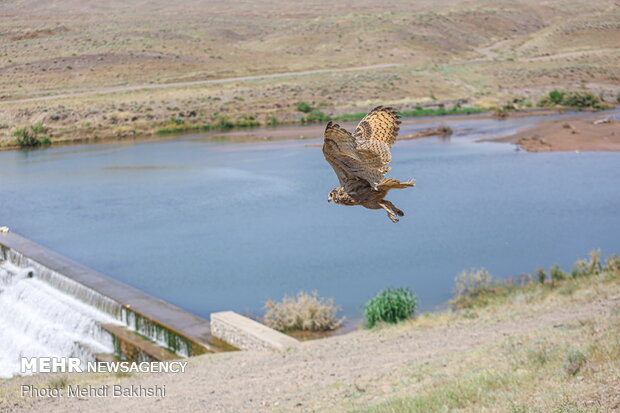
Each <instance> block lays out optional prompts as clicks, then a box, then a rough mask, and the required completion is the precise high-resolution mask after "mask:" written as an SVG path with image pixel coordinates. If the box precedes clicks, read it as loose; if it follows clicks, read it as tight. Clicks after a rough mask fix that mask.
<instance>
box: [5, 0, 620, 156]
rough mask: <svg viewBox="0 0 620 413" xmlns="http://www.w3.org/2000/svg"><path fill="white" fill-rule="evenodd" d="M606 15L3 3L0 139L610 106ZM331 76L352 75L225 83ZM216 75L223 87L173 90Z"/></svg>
mask: <svg viewBox="0 0 620 413" xmlns="http://www.w3.org/2000/svg"><path fill="white" fill-rule="evenodd" d="M619 17H620V11H619V9H618V7H617V6H616V5H615V4H614V2H613V1H600V2H586V1H583V0H575V1H571V2H565V1H559V0H555V1H549V2H545V3H544V4H539V2H534V1H529V0H525V1H520V2H517V3H515V2H509V1H500V2H491V1H487V0H478V1H456V0H444V1H441V2H431V1H418V2H415V4H413V5H412V4H411V2H406V1H395V2H390V3H389V4H388V5H384V4H379V3H376V2H370V1H361V2H350V1H342V2H337V3H334V2H328V1H325V0H316V1H313V2H303V3H297V2H285V1H279V0H275V1H268V2H235V3H234V4H232V5H230V4H228V3H227V4H226V5H224V3H220V2H198V1H191V0H185V1H183V2H174V3H170V2H164V1H159V0H153V1H134V2H106V3H105V5H104V4H101V3H100V2H96V1H94V0H89V1H84V2H78V1H72V0H61V1H57V2H54V3H48V2H41V1H35V0H19V1H14V2H3V3H1V4H0V24H1V27H2V29H1V31H0V45H1V49H0V57H1V58H2V59H1V60H0V90H1V91H2V93H1V96H0V106H1V107H2V111H1V113H0V143H4V144H5V145H6V144H9V143H10V142H11V141H12V136H11V135H12V132H13V131H14V130H15V129H16V128H17V127H23V126H28V125H32V124H36V123H42V124H43V125H45V127H46V129H47V134H48V135H49V136H50V137H51V138H52V140H57V139H74V138H79V139H85V138H87V139H92V138H127V137H136V136H141V135H149V134H152V133H153V132H154V131H156V130H157V129H161V128H165V127H166V125H167V123H168V122H169V120H170V118H173V117H174V118H183V117H185V118H186V119H185V120H186V121H188V122H191V123H200V122H204V121H210V120H215V119H218V116H220V115H223V114H224V115H226V116H228V117H230V118H231V119H237V118H240V117H245V118H247V117H253V118H255V119H257V120H258V121H259V122H261V123H266V122H267V120H268V119H270V118H271V117H273V118H274V119H276V120H277V121H280V122H290V121H298V120H299V118H300V117H301V116H302V114H301V113H300V112H298V111H297V110H296V104H297V102H299V101H306V102H309V103H311V104H312V105H313V106H314V107H315V108H319V109H320V110H322V111H324V112H325V113H328V114H329V113H336V112H337V113H343V112H359V111H362V110H365V109H367V108H369V107H370V106H372V105H374V104H377V103H388V104H397V105H409V107H413V106H415V105H418V104H423V103H424V102H427V103H433V102H440V101H443V100H446V99H467V100H469V102H470V104H480V105H491V106H493V105H499V104H501V103H504V102H510V101H512V100H514V99H526V100H530V102H535V100H536V99H537V98H538V96H540V94H541V93H542V92H544V91H548V90H550V89H553V88H558V87H566V88H586V89H590V90H592V91H594V92H595V93H596V94H601V96H603V97H604V98H605V99H606V100H607V101H610V102H611V101H615V99H616V95H617V93H618V92H620V86H619V83H618V76H619V74H620V40H618V39H620V36H618V34H619V31H620V24H619V23H618V22H620V18H619ZM386 65H387V66H386ZM369 66H371V67H369ZM338 68H359V69H360V70H355V71H347V72H321V73H313V74H306V75H303V76H284V75H283V76H278V77H271V78H264V79H251V80H245V81H244V80H235V79H234V78H236V77H241V76H256V75H261V74H274V73H275V74H277V73H280V74H285V73H291V72H303V71H309V70H321V69H338ZM217 79H230V80H228V81H224V82H222V83H217V84H205V83H202V84H187V83H185V82H201V81H209V80H217ZM162 85H163V86H166V87H161V88H157V89H144V86H162ZM38 98H43V99H46V100H37V99H38ZM187 118H191V119H187Z"/></svg>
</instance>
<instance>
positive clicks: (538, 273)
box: [536, 268, 547, 284]
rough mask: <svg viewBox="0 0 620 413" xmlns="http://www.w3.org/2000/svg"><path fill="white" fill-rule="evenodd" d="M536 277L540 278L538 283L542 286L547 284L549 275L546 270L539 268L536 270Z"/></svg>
mask: <svg viewBox="0 0 620 413" xmlns="http://www.w3.org/2000/svg"><path fill="white" fill-rule="evenodd" d="M536 276H537V277H538V282H539V283H541V284H544V283H545V280H546V279H547V273H546V272H545V270H544V269H542V268H538V269H537V270H536Z"/></svg>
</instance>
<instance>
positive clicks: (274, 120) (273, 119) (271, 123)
mask: <svg viewBox="0 0 620 413" xmlns="http://www.w3.org/2000/svg"><path fill="white" fill-rule="evenodd" d="M277 124H278V118H276V117H275V116H270V117H269V120H267V125H269V126H276V125H277Z"/></svg>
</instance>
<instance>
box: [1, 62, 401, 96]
mask: <svg viewBox="0 0 620 413" xmlns="http://www.w3.org/2000/svg"><path fill="white" fill-rule="evenodd" d="M402 65H403V64H402V63H382V64H378V65H371V66H357V67H344V68H340V69H316V70H305V71H303V72H288V73H271V74H266V75H253V76H240V77H229V78H225V79H211V80H195V81H191V82H174V83H161V84H146V85H133V86H131V85H128V86H111V87H102V88H96V89H74V90H71V91H62V92H63V93H57V92H58V91H41V92H40V93H52V94H51V95H47V96H37V97H33V98H24V99H15V100H5V101H0V105H1V104H8V103H22V102H35V101H41V100H52V99H64V98H72V97H77V96H88V95H99V94H107V93H116V92H128V91H133V90H146V89H163V88H173V87H185V86H197V85H214V84H220V83H231V82H240V81H245V80H262V79H273V78H278V77H289V76H305V75H315V74H320V73H339V72H354V71H358V70H372V69H385V68H388V67H394V66H402Z"/></svg>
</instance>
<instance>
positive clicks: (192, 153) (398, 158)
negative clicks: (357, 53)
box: [0, 118, 620, 318]
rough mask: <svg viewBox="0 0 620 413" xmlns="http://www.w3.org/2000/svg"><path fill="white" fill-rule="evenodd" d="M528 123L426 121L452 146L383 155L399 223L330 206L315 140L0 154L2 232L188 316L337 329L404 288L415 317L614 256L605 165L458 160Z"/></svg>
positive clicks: (619, 224)
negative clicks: (278, 314) (308, 306)
mask: <svg viewBox="0 0 620 413" xmlns="http://www.w3.org/2000/svg"><path fill="white" fill-rule="evenodd" d="M535 120H536V119H535V118H514V119H510V118H509V119H507V120H502V121H499V120H494V119H466V118H464V119H458V120H450V121H447V120H442V119H429V122H428V124H416V125H404V126H403V128H402V129H401V133H403V134H408V133H413V132H415V131H416V130H419V129H424V128H427V127H434V126H437V125H438V124H445V125H447V126H449V127H451V128H452V129H453V130H455V133H454V134H453V135H452V137H451V138H450V139H442V138H438V137H437V138H428V139H422V140H411V141H399V142H397V144H396V145H395V148H394V153H393V158H394V162H393V164H392V168H393V169H392V172H391V173H390V176H393V177H395V178H399V179H409V178H415V179H416V182H417V186H416V187H415V188H413V189H408V190H401V191H393V192H391V193H390V196H389V199H390V200H392V201H393V202H394V203H395V204H396V205H397V206H398V207H399V208H401V209H402V210H404V211H405V214H406V216H405V217H403V218H402V219H401V222H400V223H398V224H392V223H391V222H390V221H389V220H388V219H387V218H386V216H385V214H384V213H383V212H378V211H370V210H366V209H363V208H361V207H353V208H351V207H349V208H348V207H342V206H337V205H333V204H328V203H327V202H326V201H325V200H326V196H327V192H328V191H329V190H330V189H331V188H333V187H334V186H336V185H337V180H336V177H335V175H334V173H333V171H332V170H331V168H330V167H329V165H328V164H327V163H326V162H325V160H324V159H323V156H322V153H321V150H320V147H306V145H307V144H316V143H319V141H317V140H294V141H279V142H260V143H243V144H231V143H221V142H220V143H218V142H208V141H205V140H204V139H202V138H201V136H190V137H185V138H180V139H177V140H170V141H159V142H147V143H131V144H122V145H120V144H112V145H94V146H73V147H64V148H50V149H46V150H40V151H30V152H19V151H14V152H3V153H0V176H1V177H2V178H1V179H0V197H1V199H0V211H1V222H0V225H9V226H10V227H11V228H12V229H13V230H14V231H15V232H18V233H20V234H22V235H24V236H26V237H29V238H31V239H33V240H35V241H37V242H39V243H41V244H43V245H45V246H47V247H49V248H52V249H55V250H57V251H59V252H60V253H62V254H65V255H67V256H69V257H71V258H73V259H75V260H77V261H80V262H82V263H84V264H86V265H88V266H91V267H93V268H95V269H96V270H99V271H102V272H104V273H106V274H109V275H111V276H113V277H116V278H119V279H121V280H123V281H125V282H127V283H129V284H131V285H133V286H136V287H138V288H140V289H143V290H144V291H146V292H148V293H150V294H153V295H155V296H157V297H161V298H164V299H166V300H168V301H171V302H172V303H174V304H177V305H179V306H180V307H183V308H186V309H188V310H190V311H193V312H195V313H197V314H200V315H202V316H208V314H209V313H210V312H212V311H221V310H228V309H231V310H237V311H240V312H252V313H260V312H261V311H262V310H261V307H262V304H263V302H264V301H265V300H266V299H268V298H275V299H279V298H281V297H282V295H283V294H285V293H286V294H289V295H291V294H294V293H296V292H297V291H299V290H301V289H303V290H306V291H312V290H318V292H319V294H321V295H323V296H331V297H335V299H336V303H337V304H339V305H341V306H342V307H343V308H344V310H345V312H346V313H347V314H348V315H349V316H350V317H353V318H355V317H357V316H359V315H360V314H361V310H360V307H361V305H362V304H363V303H364V302H365V301H366V300H367V299H368V298H370V297H371V296H372V295H374V294H375V293H376V292H377V291H379V290H380V289H382V288H385V287H390V286H395V287H398V286H407V287H411V288H412V289H413V290H414V291H415V292H416V293H417V294H418V295H419V297H420V299H421V303H422V307H423V308H426V309H429V308H432V307H434V306H436V305H439V304H441V303H443V302H445V301H446V300H447V299H448V298H449V297H450V294H451V290H452V288H453V279H454V277H455V276H456V274H457V273H458V272H459V271H460V270H462V269H465V268H468V267H472V266H484V267H486V268H488V269H489V270H490V271H491V273H493V274H495V275H497V276H509V275H518V274H520V273H523V272H528V271H533V270H534V268H535V267H536V266H550V265H553V264H556V263H558V264H560V265H562V266H564V267H565V268H567V267H568V266H569V265H570V264H571V263H572V262H573V261H575V260H576V259H577V258H578V257H579V256H580V255H584V254H585V253H586V252H587V251H589V250H591V249H594V248H602V249H603V252H604V253H605V254H607V253H612V252H618V242H617V240H618V237H617V234H618V233H619V232H620V216H619V214H618V213H617V208H618V205H620V192H619V191H617V190H616V189H615V188H616V186H617V182H618V180H619V179H620V166H619V165H620V163H619V162H618V161H619V160H620V154H617V153H579V154H577V153H526V152H522V151H521V152H515V150H514V146H513V145H509V144H497V143H473V142H474V141H476V140H479V139H483V138H489V137H494V136H500V135H507V134H510V133H514V132H515V131H517V130H520V129H522V128H525V127H528V126H530V125H531V124H532V123H533V122H534V121H535Z"/></svg>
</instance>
